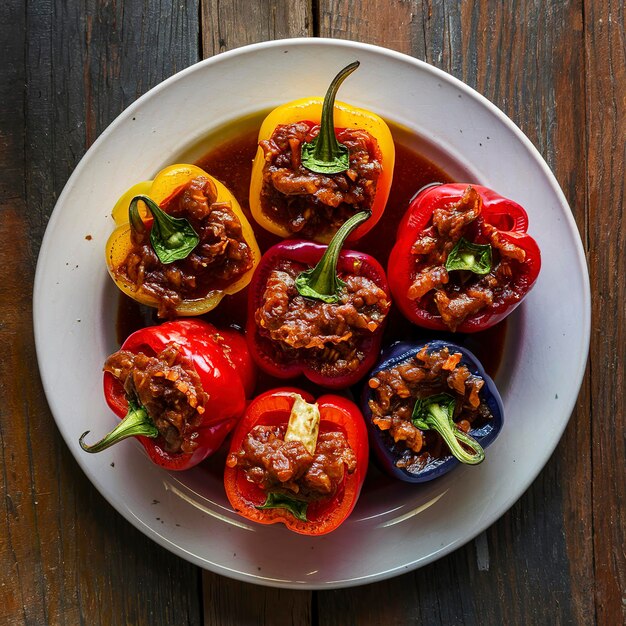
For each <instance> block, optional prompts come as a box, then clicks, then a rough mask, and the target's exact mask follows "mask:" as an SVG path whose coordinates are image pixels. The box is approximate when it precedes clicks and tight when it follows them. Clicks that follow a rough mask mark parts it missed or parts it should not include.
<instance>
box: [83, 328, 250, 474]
mask: <svg viewBox="0 0 626 626" xmlns="http://www.w3.org/2000/svg"><path fill="white" fill-rule="evenodd" d="M254 384H255V369H254V365H253V362H252V360H251V359H250V356H249V353H248V349H247V345H246V342H245V339H244V338H243V336H242V335H241V334H239V333H238V332H237V331H235V330H232V329H229V330H218V329H217V328H215V327H214V326H212V325H211V324H207V323H205V322H201V321H200V320H188V319H187V320H177V321H173V322H166V323H165V324H161V325H160V326H152V327H148V328H143V329H141V330H138V331H137V332H135V333H133V334H132V335H130V337H128V339H127V340H126V341H125V342H124V343H123V344H122V347H121V348H120V350H119V351H117V352H115V353H114V354H112V355H111V356H109V357H108V358H107V360H106V362H105V365H104V395H105V399H106V402H107V404H108V405H109V407H110V408H111V409H112V410H113V412H114V413H115V414H116V415H117V416H118V417H119V418H120V419H122V421H121V422H120V423H119V424H118V425H117V426H116V428H114V429H113V430H112V431H111V432H110V433H109V434H108V435H106V436H105V437H104V438H103V439H102V440H100V441H98V442H97V443H94V444H92V445H87V444H86V443H85V437H86V435H87V434H88V433H89V431H87V432H85V433H84V434H83V435H82V437H81V438H80V445H81V447H82V448H83V450H85V451H86V452H100V451H102V450H105V449H106V448H109V447H110V446H112V445H113V444H115V443H118V442H119V441H122V440H123V439H127V438H128V437H137V438H138V439H139V441H140V442H141V444H142V445H143V446H144V448H145V449H146V451H147V453H148V456H149V457H150V459H151V460H152V461H153V462H154V463H156V464H157V465H160V466H162V467H164V468H166V469H169V470H185V469H188V468H190V467H193V466H194V465H197V464H198V463H200V462H201V461H202V460H204V459H205V458H206V457H207V456H209V455H210V454H212V453H213V452H215V451H216V450H217V449H218V448H219V446H220V445H221V444H222V442H223V441H224V438H225V437H226V435H227V434H228V433H229V432H230V431H231V430H232V429H233V427H234V426H235V424H236V423H237V420H238V419H239V418H240V417H241V415H243V412H244V410H245V407H246V396H247V395H249V394H251V393H252V389H253V387H254Z"/></svg>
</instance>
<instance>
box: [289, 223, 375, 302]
mask: <svg viewBox="0 0 626 626" xmlns="http://www.w3.org/2000/svg"><path fill="white" fill-rule="evenodd" d="M371 215H372V212H371V211H361V212H360V213H357V214H356V215H353V216H352V217H351V218H350V219H348V220H346V221H345V222H344V223H343V224H342V225H341V228H339V230H338V231H337V232H336V233H335V236H334V237H333V238H332V240H331V242H330V243H329V244H328V246H327V248H326V251H325V252H324V254H323V256H322V258H321V259H320V260H319V262H318V263H317V265H316V266H315V267H314V268H313V269H310V270H305V271H304V272H302V273H301V274H300V275H299V276H298V277H297V278H296V281H295V282H296V289H297V290H298V293H299V294H300V295H301V296H305V297H306V298H315V299H316V300H322V301H323V302H326V303H327V304H335V303H336V302H338V301H339V295H338V293H339V290H340V289H341V288H342V287H343V286H344V285H345V283H344V282H343V281H342V280H341V279H340V278H339V276H337V262H338V261H339V254H340V253H341V249H342V247H343V244H344V242H345V240H346V238H347V237H348V235H349V234H350V233H351V232H352V231H353V230H354V229H355V228H356V227H357V226H358V225H359V224H361V223H363V222H365V221H367V220H368V219H369V218H370V216H371Z"/></svg>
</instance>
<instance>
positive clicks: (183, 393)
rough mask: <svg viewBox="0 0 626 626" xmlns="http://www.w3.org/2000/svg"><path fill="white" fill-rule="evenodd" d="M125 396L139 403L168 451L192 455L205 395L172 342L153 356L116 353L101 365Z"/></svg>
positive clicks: (195, 376)
mask: <svg viewBox="0 0 626 626" xmlns="http://www.w3.org/2000/svg"><path fill="white" fill-rule="evenodd" d="M104 371H105V372H110V373H111V374H112V375H113V376H114V377H115V378H117V379H118V380H119V381H120V382H121V383H122V385H124V391H125V392H126V394H127V395H128V396H129V397H131V398H135V399H136V401H138V402H139V404H141V405H142V406H143V407H144V408H145V409H146V411H147V412H148V415H149V416H150V418H151V419H152V421H153V422H154V425H155V426H156V427H157V429H158V430H159V433H160V435H161V436H162V437H163V440H164V448H165V450H167V451H168V452H173V453H174V452H193V451H194V450H195V449H196V448H197V447H198V444H197V442H196V438H197V428H198V426H199V424H200V422H201V420H202V414H203V413H204V412H205V406H206V403H207V402H208V399H209V396H208V394H207V393H205V391H204V390H203V389H202V382H201V380H200V377H199V376H198V374H197V372H196V370H195V369H194V367H193V365H192V364H191V363H189V362H188V361H187V359H186V358H185V357H184V356H183V355H182V354H181V352H180V347H179V346H178V344H176V343H169V344H168V345H167V346H166V347H165V348H164V349H163V351H162V352H160V353H159V354H157V355H156V356H146V355H145V354H143V353H142V352H140V353H139V354H133V353H132V352H128V351H126V350H119V351H118V352H115V353H114V354H112V355H111V356H110V357H109V358H108V359H107V360H106V361H105V364H104Z"/></svg>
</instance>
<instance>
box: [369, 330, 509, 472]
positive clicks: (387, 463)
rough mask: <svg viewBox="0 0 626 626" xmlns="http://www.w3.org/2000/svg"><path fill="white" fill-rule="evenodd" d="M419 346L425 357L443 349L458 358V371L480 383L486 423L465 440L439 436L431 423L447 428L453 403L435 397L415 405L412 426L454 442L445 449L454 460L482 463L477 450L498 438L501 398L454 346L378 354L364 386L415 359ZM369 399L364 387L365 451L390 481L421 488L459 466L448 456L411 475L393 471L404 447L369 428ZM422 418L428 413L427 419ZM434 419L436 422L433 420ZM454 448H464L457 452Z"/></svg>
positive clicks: (401, 347)
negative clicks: (367, 438) (367, 440)
mask: <svg viewBox="0 0 626 626" xmlns="http://www.w3.org/2000/svg"><path fill="white" fill-rule="evenodd" d="M424 346H428V350H427V351H428V353H429V354H430V353H432V352H436V351H440V350H443V349H444V348H448V350H449V352H450V354H455V353H460V354H461V360H460V362H459V365H465V366H466V367H467V368H468V370H469V371H470V373H471V374H473V375H474V376H479V377H480V378H482V379H483V380H484V381H485V383H484V385H483V386H482V388H481V390H480V392H479V394H478V396H479V398H480V400H481V402H483V403H485V404H486V405H487V407H488V408H489V412H490V413H491V415H492V417H491V419H489V420H488V421H487V423H485V424H483V425H482V426H480V427H478V428H471V429H470V431H469V433H468V434H467V435H466V434H465V433H463V432H462V431H460V430H459V429H458V428H447V429H446V428H445V427H444V428H443V430H447V433H446V434H444V433H442V431H441V427H440V425H438V424H435V423H433V422H437V421H438V422H439V424H441V422H442V421H443V422H447V421H449V423H451V421H452V411H453V409H454V406H453V405H454V403H453V402H451V403H450V404H448V406H446V399H445V398H446V396H447V399H448V401H451V400H452V398H451V397H450V396H448V395H447V394H437V396H431V397H428V398H427V399H424V400H421V401H418V400H417V399H416V406H415V409H414V412H413V424H414V425H415V426H417V428H419V429H420V430H425V429H426V430H429V429H430V430H436V431H437V432H439V433H440V434H442V436H444V440H445V439H446V437H448V438H450V439H452V438H456V442H455V441H454V440H453V439H452V441H451V443H452V444H453V446H454V447H456V448H457V455H458V456H459V457H460V458H464V462H465V463H468V464H477V463H480V462H481V461H482V460H483V458H484V452H483V448H486V447H487V446H488V445H489V444H490V443H491V442H492V441H493V440H494V439H495V438H496V437H497V436H498V434H499V433H500V429H501V428H502V422H503V414H504V409H503V405H502V398H501V397H500V394H499V393H498V390H497V388H496V386H495V383H494V382H493V380H492V379H491V378H490V377H489V376H488V375H487V373H486V372H485V369H484V368H483V366H482V365H481V363H480V361H479V360H478V359H477V358H476V357H475V356H474V355H473V354H472V353H471V352H470V351H469V350H467V349H466V348H463V347H462V346H459V345H457V344H455V343H451V342H449V341H441V340H431V341H420V342H418V343H414V342H411V343H409V342H400V343H396V344H394V345H392V346H390V347H389V348H387V349H386V350H384V351H383V353H382V356H381V360H380V361H379V362H378V364H377V365H376V366H375V367H374V369H373V370H372V371H371V373H370V375H369V377H368V379H367V380H368V381H369V379H370V378H372V377H373V376H375V375H376V374H377V373H379V372H381V371H383V370H387V369H391V368H392V367H395V366H396V365H399V364H401V363H403V362H405V361H407V360H409V359H411V358H412V357H414V356H415V355H416V354H418V353H419V352H420V351H421V350H422V348H424ZM373 394H374V392H373V390H372V389H371V388H370V387H369V385H368V384H367V382H366V384H365V387H364V389H363V393H362V399H361V405H362V411H363V416H364V417H365V422H366V424H367V427H368V430H369V436H370V446H371V449H372V451H373V452H374V455H375V459H376V460H377V461H378V465H379V466H380V467H381V469H382V470H384V471H385V472H386V473H387V474H389V475H390V476H392V477H393V478H398V479H400V480H402V481H405V482H410V483H422V482H426V481H429V480H432V479H434V478H438V477H439V476H442V475H443V474H445V473H447V472H449V471H450V470H451V469H452V468H454V467H456V466H457V465H458V464H459V460H458V459H457V458H455V456H453V455H448V456H445V457H442V458H438V459H434V460H431V461H429V462H428V463H427V464H426V465H425V466H423V467H422V468H421V469H419V470H417V471H416V470H413V471H411V470H409V469H407V468H406V467H397V465H396V462H397V461H398V460H399V459H400V458H401V457H402V455H403V453H405V451H406V446H405V444H404V443H403V442H402V441H400V442H398V443H396V442H394V440H393V438H392V437H391V436H390V434H389V433H388V432H386V431H383V430H381V429H380V428H379V427H378V426H377V425H376V424H374V423H373V421H372V411H371V409H370V406H369V401H370V399H372V398H373ZM446 409H449V411H446ZM427 413H429V415H428V416H427ZM437 417H438V418H439V419H437ZM426 418H427V419H426ZM468 435H469V437H468ZM458 442H461V443H463V444H464V445H463V446H460V445H458ZM454 444H456V445H454ZM476 444H478V445H476ZM468 449H469V450H471V452H468Z"/></svg>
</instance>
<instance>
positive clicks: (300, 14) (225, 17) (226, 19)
mask: <svg viewBox="0 0 626 626" xmlns="http://www.w3.org/2000/svg"><path fill="white" fill-rule="evenodd" d="M311 4H312V3H311V2H309V1H308V0H231V1H229V2H220V0H203V1H202V25H203V28H202V49H203V54H204V57H209V56H211V55H213V54H217V53H218V52H224V51H226V50H232V49H233V48H238V47H240V46H245V45H247V44H251V43H257V42H258V41H267V40H270V39H286V38H290V37H307V36H309V35H312V34H313V22H312V9H311Z"/></svg>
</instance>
